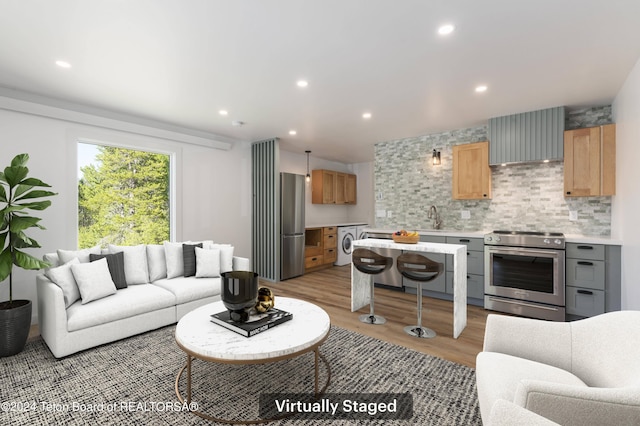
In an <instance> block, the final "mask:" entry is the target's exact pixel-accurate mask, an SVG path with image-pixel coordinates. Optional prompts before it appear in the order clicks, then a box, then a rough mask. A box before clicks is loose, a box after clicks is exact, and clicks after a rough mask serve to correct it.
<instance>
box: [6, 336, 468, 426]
mask: <svg viewBox="0 0 640 426" xmlns="http://www.w3.org/2000/svg"><path fill="white" fill-rule="evenodd" d="M174 330H175V327H174V326H171V327H165V328H162V329H160V330H155V331H152V332H149V333H146V334H142V335H139V336H135V337H132V338H129V339H125V340H121V341H119V342H115V343H112V344H109V345H105V346H102V347H99V348H95V349H91V350H88V351H85V352H81V353H78V354H75V355H71V356H69V357H67V358H64V359H61V360H56V359H55V358H53V356H52V355H51V353H50V352H49V350H48V348H47V347H46V345H45V344H44V342H43V341H42V340H40V339H37V340H34V341H32V342H30V343H28V344H27V347H26V348H25V350H24V351H23V352H22V353H20V354H18V355H16V356H13V357H9V358H2V359H0V365H1V366H0V403H1V404H2V405H1V406H0V408H1V409H0V424H2V425H5V424H6V425H9V424H11V425H38V424H65V425H87V424H103V425H107V424H108V425H111V424H113V425H150V424H153V425H194V424H195V425H197V424H210V423H209V422H206V421H204V420H202V419H200V418H199V417H196V416H194V415H193V414H191V413H189V412H186V411H184V410H183V409H182V406H181V405H180V404H179V403H178V400H177V398H176V394H175V390H174V382H175V378H176V374H177V373H178V370H179V369H180V368H181V367H182V366H183V365H184V363H185V360H186V355H185V354H184V353H183V352H182V351H181V350H180V349H179V348H178V347H177V346H176V344H175V340H174V337H173V333H174ZM321 352H322V354H323V355H324V356H325V357H326V359H327V361H328V362H329V364H330V366H331V380H330V384H329V387H328V389H327V394H328V396H329V397H332V395H333V394H340V396H341V397H344V396H345V395H346V396H347V397H349V395H354V400H358V399H357V398H359V394H363V393H368V394H369V393H373V394H380V395H381V398H382V400H384V398H383V397H384V396H385V394H388V393H405V392H408V393H409V394H410V395H411V397H412V399H413V417H412V418H411V419H410V420H382V419H371V418H369V419H368V420H364V421H363V420H356V419H340V420H335V419H333V420H313V418H311V417H305V415H296V417H291V418H288V419H284V420H279V421H276V422H274V423H271V424H275V425H281V424H296V425H297V424H331V425H348V424H370V425H378V424H380V425H382V424H385V425H386V424H389V423H391V424H421V425H474V424H477V425H480V424H481V421H480V414H479V410H478V400H477V396H476V390H475V372H474V370H473V369H470V368H468V367H464V366H461V365H459V364H455V363H452V362H449V361H445V360H442V359H439V358H435V357H431V356H428V355H425V354H422V353H419V352H415V351H412V350H410V349H407V348H403V347H400V346H396V345H393V344H391V343H387V342H384V341H380V340H377V339H374V338H371V337H368V336H363V335H361V334H358V333H355V332H352V331H348V330H345V329H342V328H338V327H335V326H334V327H332V329H331V334H330V336H329V338H328V339H327V341H326V342H325V344H324V345H323V346H322V349H321ZM193 377H194V383H193V395H194V402H197V403H198V408H199V409H200V410H203V411H205V412H207V413H210V414H213V415H215V416H217V417H221V418H232V419H237V420H249V419H252V418H256V417H257V416H258V409H259V404H258V403H257V401H258V400H259V396H260V394H261V393H262V392H264V391H266V392H287V393H291V392H300V393H309V392H312V390H313V377H314V369H313V354H305V355H303V356H301V357H298V358H295V359H292V360H286V361H282V362H277V363H271V364H266V365H255V366H236V365H220V364H213V363H205V362H202V361H194V363H193ZM326 378H327V373H326V370H325V369H324V368H323V367H321V375H320V382H321V383H324V382H325V381H326ZM180 388H181V390H182V392H183V393H184V392H185V389H186V380H184V379H182V380H181V382H180ZM385 401H386V400H385ZM300 416H301V417H300Z"/></svg>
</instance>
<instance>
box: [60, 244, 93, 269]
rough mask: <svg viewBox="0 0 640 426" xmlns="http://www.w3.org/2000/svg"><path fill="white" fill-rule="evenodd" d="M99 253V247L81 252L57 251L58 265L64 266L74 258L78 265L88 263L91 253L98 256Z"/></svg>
mask: <svg viewBox="0 0 640 426" xmlns="http://www.w3.org/2000/svg"><path fill="white" fill-rule="evenodd" d="M101 252H102V250H101V249H100V246H99V245H97V246H93V247H90V248H86V249H82V250H62V249H59V250H57V253H58V258H59V259H60V264H65V263H67V262H69V261H70V260H71V259H74V258H77V259H78V260H79V261H80V263H89V255H90V254H91V253H93V254H100V253H101Z"/></svg>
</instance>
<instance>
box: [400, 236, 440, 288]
mask: <svg viewBox="0 0 640 426" xmlns="http://www.w3.org/2000/svg"><path fill="white" fill-rule="evenodd" d="M420 241H421V242H427V243H444V242H446V241H445V237H444V236H442V237H440V236H437V235H436V236H431V235H421V236H420ZM407 251H408V250H407ZM407 251H405V252H407ZM420 254H421V255H423V256H426V257H428V258H429V259H431V260H433V261H434V262H439V263H442V264H443V265H444V264H445V262H446V260H445V259H446V258H445V256H446V257H451V255H445V254H441V253H425V252H420ZM394 267H395V265H394ZM445 279H446V278H445V272H444V271H443V273H442V274H440V276H439V277H438V278H436V279H435V280H433V281H428V282H423V283H422V294H423V295H425V296H432V294H431V292H437V293H445V291H446V281H445ZM402 285H403V286H404V287H405V291H406V292H408V293H414V294H415V292H416V289H417V287H418V284H417V282H416V281H413V280H410V279H409V278H405V277H402Z"/></svg>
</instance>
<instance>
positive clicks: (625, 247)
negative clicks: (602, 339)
mask: <svg viewBox="0 0 640 426" xmlns="http://www.w3.org/2000/svg"><path fill="white" fill-rule="evenodd" d="M612 113H613V118H614V121H615V123H616V195H615V197H613V204H612V209H611V215H612V220H611V227H612V229H611V234H612V236H613V237H614V238H618V239H621V240H622V309H634V310H640V262H639V261H638V260H639V259H640V221H639V220H638V213H639V212H640V185H639V184H638V182H640V167H638V160H640V60H638V62H637V63H636V65H635V67H634V68H633V70H632V71H631V73H630V74H629V76H628V77H627V80H626V81H625V83H624V85H623V87H622V89H621V90H620V92H619V93H618V96H616V99H615V101H614V102H613V105H612Z"/></svg>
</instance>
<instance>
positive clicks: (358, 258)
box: [351, 248, 393, 324]
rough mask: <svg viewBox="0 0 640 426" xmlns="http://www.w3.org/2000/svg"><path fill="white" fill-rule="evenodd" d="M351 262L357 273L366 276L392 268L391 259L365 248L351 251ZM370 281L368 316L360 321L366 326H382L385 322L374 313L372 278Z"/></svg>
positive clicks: (361, 317) (363, 316)
mask: <svg viewBox="0 0 640 426" xmlns="http://www.w3.org/2000/svg"><path fill="white" fill-rule="evenodd" d="M351 261H352V262H353V266H354V267H355V268H356V269H357V270H358V271H360V272H362V273H363V274H368V275H377V274H380V273H382V272H384V271H386V270H387V269H389V268H390V267H391V266H393V259H392V258H390V257H386V256H382V255H381V254H378V253H376V252H374V251H372V250H369V249H365V248H356V249H355V250H353V253H352V254H351ZM370 279H371V281H370V291H371V295H370V300H369V315H366V314H365V315H360V321H362V322H365V323H367V324H384V323H385V322H387V320H386V319H384V317H382V316H380V315H375V313H374V306H373V288H374V286H375V284H374V280H373V277H371V278H370Z"/></svg>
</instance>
